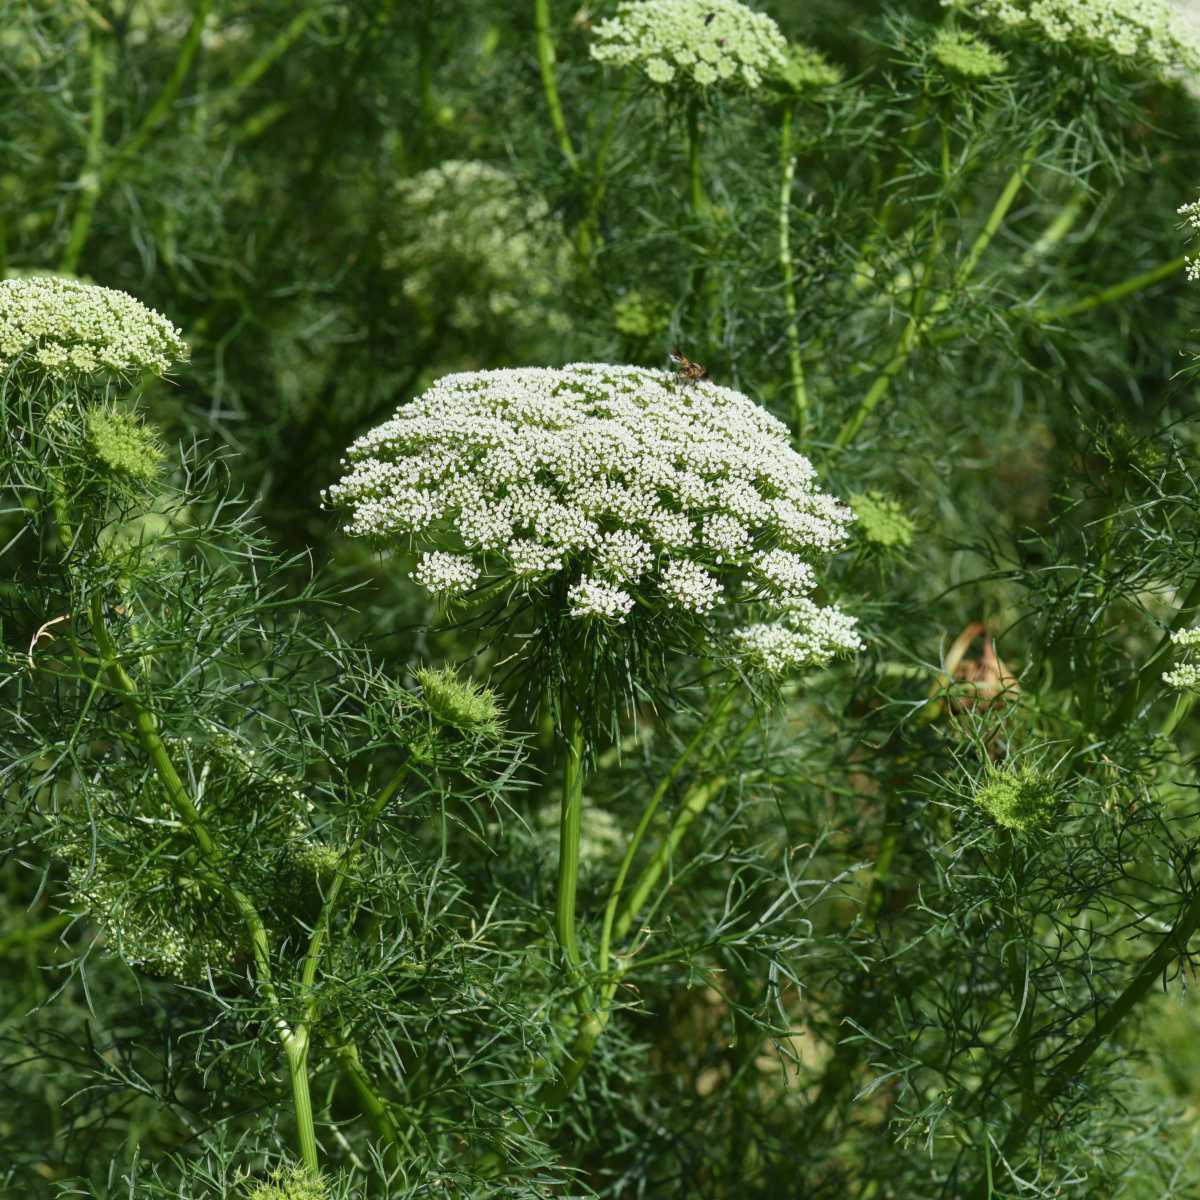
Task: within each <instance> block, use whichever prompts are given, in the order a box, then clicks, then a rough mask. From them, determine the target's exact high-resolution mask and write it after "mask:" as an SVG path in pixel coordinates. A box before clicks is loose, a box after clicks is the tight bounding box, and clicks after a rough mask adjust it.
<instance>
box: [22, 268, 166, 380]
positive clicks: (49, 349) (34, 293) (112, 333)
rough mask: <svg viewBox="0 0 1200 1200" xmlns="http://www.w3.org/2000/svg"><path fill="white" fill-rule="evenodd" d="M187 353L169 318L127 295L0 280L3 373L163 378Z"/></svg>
mask: <svg viewBox="0 0 1200 1200" xmlns="http://www.w3.org/2000/svg"><path fill="white" fill-rule="evenodd" d="M187 352H188V351H187V345H186V344H185V343H184V341H183V339H182V337H180V335H179V330H178V329H176V328H175V326H174V325H172V324H171V322H170V321H168V320H167V319H166V317H162V316H160V315H159V314H158V313H156V312H154V311H153V310H152V309H149V308H147V307H146V306H145V305H144V304H142V303H141V302H140V301H138V300H135V299H134V298H133V297H132V296H130V295H128V294H127V293H125V292H118V291H114V290H113V289H112V288H105V287H97V286H95V285H93V284H89V283H80V282H79V281H78V280H75V279H62V278H58V277H54V276H30V277H28V278H25V279H5V280H0V370H6V369H7V368H9V367H10V366H12V365H13V364H17V365H18V366H19V367H25V368H27V367H38V368H41V369H43V370H44V371H46V372H47V373H48V374H50V375H56V376H61V377H64V378H70V377H77V376H80V375H91V374H94V373H96V372H99V371H105V370H108V371H117V372H126V371H129V372H140V371H153V372H155V373H158V374H161V373H162V372H164V371H166V370H168V369H169V368H170V366H171V364H172V363H173V362H176V361H177V360H179V359H184V358H186V357H187Z"/></svg>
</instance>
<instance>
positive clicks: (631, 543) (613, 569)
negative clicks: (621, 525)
mask: <svg viewBox="0 0 1200 1200" xmlns="http://www.w3.org/2000/svg"><path fill="white" fill-rule="evenodd" d="M653 561H654V551H653V550H652V549H651V548H650V543H649V542H647V541H645V540H644V539H643V538H640V537H639V536H638V535H637V534H636V533H634V532H633V531H632V530H629V529H617V530H615V531H613V532H612V533H606V534H604V536H603V537H602V538H601V539H600V543H599V545H598V546H597V547H596V559H595V567H596V570H597V571H599V573H600V574H601V575H603V576H604V577H605V578H606V579H612V580H615V581H616V582H617V583H630V582H633V581H636V580H638V579H640V578H641V577H642V576H643V575H645V573H646V572H647V571H648V570H649V569H650V564H651V563H653Z"/></svg>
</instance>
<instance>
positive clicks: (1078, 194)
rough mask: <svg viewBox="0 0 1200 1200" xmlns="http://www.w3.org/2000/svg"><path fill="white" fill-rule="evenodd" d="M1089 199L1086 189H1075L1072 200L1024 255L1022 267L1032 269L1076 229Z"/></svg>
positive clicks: (1063, 207)
mask: <svg viewBox="0 0 1200 1200" xmlns="http://www.w3.org/2000/svg"><path fill="white" fill-rule="evenodd" d="M1087 198H1088V192H1087V189H1086V188H1076V189H1075V191H1074V192H1073V193H1072V194H1071V198H1070V199H1069V200H1068V201H1067V202H1066V203H1065V204H1064V205H1063V206H1062V208H1060V209H1059V210H1058V214H1057V215H1056V216H1055V218H1054V220H1053V221H1051V222H1050V224H1049V225H1047V226H1046V228H1045V230H1044V231H1043V232H1042V235H1041V237H1039V238H1038V240H1037V241H1036V242H1034V243H1033V245H1032V246H1030V247H1029V249H1028V250H1026V251H1025V253H1024V255H1022V257H1021V265H1022V266H1023V267H1030V266H1032V265H1033V264H1034V263H1035V262H1037V261H1038V259H1040V258H1045V257H1046V255H1047V254H1049V253H1050V251H1051V250H1053V249H1054V247H1055V246H1057V245H1058V244H1059V243H1060V242H1061V241H1062V240H1063V238H1065V237H1066V236H1067V234H1068V233H1070V232H1071V230H1072V229H1074V228H1075V222H1076V221H1078V220H1079V218H1080V216H1081V214H1082V213H1083V208H1084V205H1085V204H1086V203H1087Z"/></svg>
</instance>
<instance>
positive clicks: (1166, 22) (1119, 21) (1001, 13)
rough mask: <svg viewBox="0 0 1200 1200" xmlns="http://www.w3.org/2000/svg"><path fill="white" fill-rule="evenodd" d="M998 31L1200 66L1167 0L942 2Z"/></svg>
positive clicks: (1160, 63) (1176, 65) (1167, 66)
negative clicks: (1010, 31)
mask: <svg viewBox="0 0 1200 1200" xmlns="http://www.w3.org/2000/svg"><path fill="white" fill-rule="evenodd" d="M942 4H943V6H945V7H950V8H954V9H957V10H959V11H961V12H965V13H968V14H970V15H971V16H973V17H977V18H979V19H980V20H982V21H984V22H986V23H988V24H989V25H991V26H992V27H993V28H997V29H1000V30H1004V29H1012V30H1026V31H1032V32H1035V33H1036V34H1038V35H1041V36H1044V37H1046V38H1049V39H1050V40H1051V41H1054V42H1071V43H1077V44H1079V45H1083V46H1087V47H1089V48H1092V49H1095V50H1100V51H1102V52H1108V53H1112V54H1115V55H1117V56H1119V57H1121V58H1128V59H1140V60H1142V61H1144V62H1147V63H1149V64H1151V65H1152V66H1154V67H1157V68H1160V69H1163V70H1179V69H1183V70H1188V71H1194V70H1196V69H1198V68H1200V45H1198V44H1197V41H1196V37H1195V35H1194V33H1193V32H1192V31H1191V30H1190V29H1189V27H1188V25H1187V24H1186V22H1185V21H1184V20H1183V18H1182V17H1181V15H1180V14H1179V12H1178V11H1177V10H1176V9H1175V8H1173V7H1172V6H1171V5H1170V4H1169V3H1167V2H1166V0H942Z"/></svg>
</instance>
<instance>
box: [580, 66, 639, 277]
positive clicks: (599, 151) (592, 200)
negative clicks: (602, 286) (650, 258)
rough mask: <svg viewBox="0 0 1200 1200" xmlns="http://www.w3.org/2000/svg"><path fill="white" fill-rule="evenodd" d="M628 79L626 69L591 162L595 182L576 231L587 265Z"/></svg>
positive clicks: (596, 228) (592, 250)
mask: <svg viewBox="0 0 1200 1200" xmlns="http://www.w3.org/2000/svg"><path fill="white" fill-rule="evenodd" d="M629 78H630V77H629V72H625V73H624V74H623V75H622V77H621V85H620V88H619V90H618V92H617V98H616V100H615V101H614V103H613V108H612V112H611V113H610V114H609V117H608V121H607V123H606V124H605V126H604V133H603V135H602V136H601V138H600V145H599V146H598V147H597V148H596V158H595V161H594V162H593V164H592V183H591V186H590V187H589V189H588V202H587V212H586V213H585V215H584V218H583V220H582V221H581V222H580V223H579V226H578V228H577V229H576V233H575V245H576V249H577V250H578V251H579V256H580V258H582V259H583V261H584V263H585V264H590V262H591V257H592V254H593V253H594V251H595V248H596V242H597V239H598V237H599V233H598V231H599V226H600V205H601V204H602V203H603V200H604V191H605V187H606V185H607V180H606V179H605V167H606V165H607V163H608V154H609V151H610V150H611V149H612V143H613V137H614V136H615V134H616V131H617V122H618V120H619V119H620V116H621V113H622V112H623V111H624V108H625V100H626V98H627V96H628V94H629Z"/></svg>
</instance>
